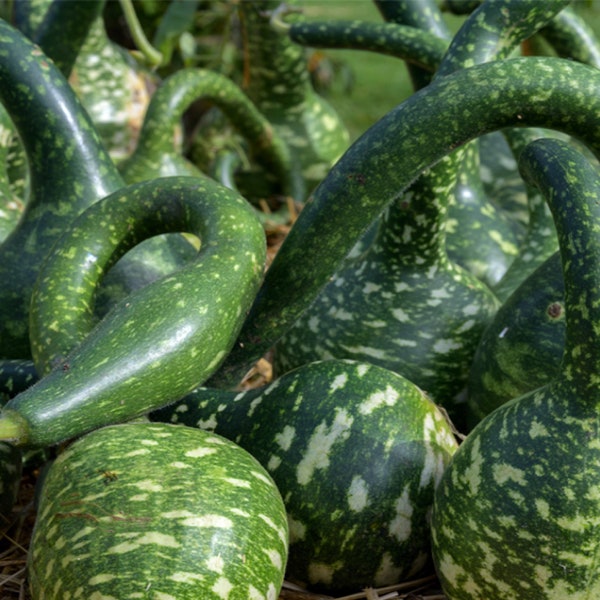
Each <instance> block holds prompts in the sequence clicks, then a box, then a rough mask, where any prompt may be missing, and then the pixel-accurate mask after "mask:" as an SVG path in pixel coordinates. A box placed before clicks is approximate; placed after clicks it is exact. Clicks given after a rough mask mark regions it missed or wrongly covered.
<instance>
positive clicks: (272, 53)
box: [238, 0, 314, 122]
mask: <svg viewBox="0 0 600 600" xmlns="http://www.w3.org/2000/svg"><path fill="white" fill-rule="evenodd" d="M280 4H281V3H280V2H279V0H259V1H255V0H243V1H242V2H240V3H239V4H238V7H239V11H240V20H241V23H242V40H243V46H244V60H245V84H244V86H243V87H244V90H245V92H246V93H247V95H248V97H249V98H250V99H251V100H252V101H253V102H254V104H255V105H256V106H257V107H258V109H259V110H260V112H261V113H262V114H264V115H265V116H266V117H267V119H269V121H271V122H276V121H278V120H281V119H282V118H285V117H287V118H289V113H290V112H291V113H295V114H298V113H299V112H301V111H302V109H303V107H304V103H305V101H306V99H307V97H308V96H311V95H312V94H313V93H314V92H313V88H312V84H311V81H310V74H309V71H308V68H307V60H306V55H305V50H304V48H303V47H302V46H300V45H298V44H295V43H294V42H291V41H290V39H289V38H288V37H287V36H285V35H281V33H280V32H278V31H277V30H276V29H275V28H274V27H273V26H272V25H271V23H270V18H269V13H270V12H271V11H273V10H274V9H276V8H278V7H279V5H280ZM287 4H292V5H293V2H292V3H287ZM296 111H298V112H296ZM285 113H288V114H287V115H286V114H285Z"/></svg>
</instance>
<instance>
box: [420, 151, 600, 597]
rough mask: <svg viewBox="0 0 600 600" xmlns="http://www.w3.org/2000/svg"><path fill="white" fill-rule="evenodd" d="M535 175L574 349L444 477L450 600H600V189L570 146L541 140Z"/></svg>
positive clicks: (444, 577) (442, 516)
mask: <svg viewBox="0 0 600 600" xmlns="http://www.w3.org/2000/svg"><path fill="white" fill-rule="evenodd" d="M520 167H521V171H522V173H523V176H524V177H525V178H526V179H528V180H529V181H530V182H533V183H535V185H537V186H539V187H540V189H541V190H542V191H543V193H544V196H545V197H546V198H547V201H548V203H549V205H550V208H551V210H552V213H553V216H554V220H555V223H556V228H557V232H558V237H559V244H560V253H561V263H562V269H563V273H564V281H565V320H566V342H565V350H564V355H563V358H562V362H561V364H560V367H559V369H558V372H557V374H556V376H555V377H554V378H553V380H552V381H551V382H550V383H548V384H547V385H544V386H543V387H541V388H539V389H537V390H535V391H533V392H531V393H529V394H526V395H524V396H521V397H519V398H516V399H513V400H511V401H510V402H508V403H506V404H504V405H503V406H501V407H500V408H498V409H497V410H495V411H494V412H493V413H492V414H490V415H489V416H488V417H486V418H485V419H484V420H483V421H481V422H480V423H479V424H478V425H477V427H476V428H475V429H473V431H472V432H471V433H470V434H469V435H468V436H467V438H466V440H465V441H464V442H463V444H462V445H461V446H460V448H459V450H458V451H457V452H456V453H455V454H454V457H453V459H452V461H451V463H450V465H449V467H448V469H447V470H446V472H445V473H444V475H443V476H442V481H441V483H440V485H439V487H438V488H437V491H436V494H435V500H434V510H433V515H432V543H433V557H434V562H435V564H436V568H437V571H438V574H439V576H440V579H441V582H442V587H443V589H444V591H445V593H446V595H447V596H448V598H449V599H450V600H453V599H457V600H458V599H460V600H469V599H476V598H477V599H479V598H486V599H489V600H495V599H500V598H502V599H504V598H507V597H508V598H522V599H523V600H527V599H534V598H535V599H536V600H540V599H545V598H548V599H549V598H595V597H597V595H598V593H599V592H600V572H599V571H598V566H597V561H596V557H597V555H598V525H597V523H598V517H599V514H600V506H599V503H598V495H597V490H598V485H599V484H600V479H599V475H598V469H597V464H598V460H599V458H600V457H599V456H598V452H599V450H598V444H597V428H598V386H597V379H598V368H599V364H600V363H599V357H598V347H599V345H598V339H597V332H596V327H595V326H594V323H596V322H597V321H598V314H597V311H598V305H599V303H598V293H599V290H600V282H599V281H598V273H599V269H598V266H599V265H600V246H599V243H598V239H599V238H598V231H599V228H600V213H599V212H598V200H599V198H600V180H599V178H598V171H597V168H596V167H593V166H591V165H590V163H589V162H587V161H586V159H585V158H584V156H583V155H582V154H581V153H579V152H578V151H576V150H574V149H573V148H571V147H570V146H569V145H568V144H566V143H564V142H561V141H558V140H538V141H537V142H534V143H533V144H531V145H530V146H529V147H528V148H527V149H526V150H525V151H524V152H523V153H522V155H521V159H520Z"/></svg>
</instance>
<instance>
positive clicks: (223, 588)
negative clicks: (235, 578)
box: [212, 577, 233, 600]
mask: <svg viewBox="0 0 600 600" xmlns="http://www.w3.org/2000/svg"><path fill="white" fill-rule="evenodd" d="M232 589H233V585H232V584H231V582H230V581H229V580H228V579H226V578H225V577H219V579H217V581H215V583H214V585H213V586H212V591H213V592H214V593H215V594H217V596H219V598H222V600H227V599H228V598H229V593H230V592H231V590H232Z"/></svg>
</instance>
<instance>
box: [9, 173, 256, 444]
mask: <svg viewBox="0 0 600 600" xmlns="http://www.w3.org/2000/svg"><path fill="white" fill-rule="evenodd" d="M181 230H187V231H188V232H190V233H192V234H193V235H196V236H197V237H198V238H199V239H200V240H201V247H200V250H199V252H198V254H197V256H196V258H195V259H194V260H193V261H191V262H190V263H188V264H186V265H184V266H182V267H181V268H180V269H179V270H177V271H176V272H174V273H172V274H170V275H166V276H164V277H163V278H161V279H158V280H156V281H154V282H152V283H150V284H148V285H147V286H145V287H143V288H141V289H139V290H136V292H135V293H132V294H131V295H130V296H129V297H127V298H125V299H124V300H123V301H122V302H121V303H119V304H117V305H116V306H115V307H114V308H113V310H111V311H110V312H109V313H108V314H107V315H106V316H105V317H104V318H103V319H102V320H101V321H100V322H99V323H98V324H97V325H95V323H94V313H93V299H94V291H95V288H96V284H97V282H98V280H99V278H100V277H101V275H102V273H103V272H104V271H105V270H106V269H107V268H108V267H109V266H110V264H111V262H113V261H115V260H117V259H118V258H119V257H120V256H121V255H122V254H123V253H124V252H126V251H127V250H128V249H129V248H130V247H132V246H133V245H134V244H136V243H137V242H139V241H141V240H144V239H145V238H147V237H150V236H153V235H155V234H157V233H167V232H172V231H181ZM264 258H265V239H264V232H263V229H262V226H261V225H260V223H259V222H258V221H257V219H256V217H255V216H254V214H253V212H252V210H251V209H250V208H249V206H248V203H247V202H246V201H245V200H244V199H243V198H241V197H240V196H239V195H237V194H235V193H234V192H232V191H230V190H228V189H227V188H224V187H223V186H220V185H219V184H217V183H215V182H212V181H210V180H208V179H206V180H203V179H202V180H201V179H196V178H193V177H182V178H177V177H175V178H163V179H157V180H153V181H150V182H143V183H140V184H134V185H132V186H128V187H125V188H122V189H121V190H119V191H117V192H115V193H114V194H112V195H110V196H107V197H106V198H104V199H103V200H102V201H100V202H97V203H95V204H93V205H92V206H91V207H89V209H88V210H86V211H84V213H82V214H81V215H80V217H79V218H77V219H76V220H75V221H74V222H73V223H72V226H71V227H69V229H68V230H67V231H66V232H65V233H64V235H63V236H62V238H61V241H60V243H57V244H56V245H55V246H54V248H53V251H52V254H51V255H50V256H49V257H48V259H47V260H46V261H45V263H44V267H43V269H42V271H41V272H40V275H39V277H38V280H37V282H36V289H35V292H34V297H32V314H31V319H32V326H31V344H32V352H33V356H34V361H35V367H36V371H37V372H38V374H40V375H44V376H43V377H41V379H40V380H39V381H38V382H37V383H36V384H35V385H33V386H31V387H29V388H27V389H26V390H25V391H23V392H22V393H20V394H18V395H17V396H16V397H14V398H13V399H11V400H10V401H9V402H8V403H7V404H6V406H5V407H4V409H3V412H2V416H1V418H0V439H5V440H11V441H13V442H14V443H15V444H17V445H27V446H29V447H44V446H50V445H53V444H56V443H58V442H60V441H62V440H65V439H70V438H72V437H75V436H78V435H81V434H83V433H85V432H86V431H88V430H91V429H94V428H97V427H99V426H102V425H106V424H109V423H115V422H121V421H125V420H129V419H132V418H134V417H137V416H140V415H142V414H144V413H146V412H147V411H149V410H151V409H153V408H158V407H159V406H162V405H165V404H168V403H169V402H173V401H175V400H177V399H178V398H180V397H182V396H183V395H185V394H186V393H189V392H190V391H191V390H192V389H194V388H195V387H197V386H198V385H200V384H201V383H202V382H203V381H204V380H205V379H206V378H207V377H208V376H210V375H211V374H212V372H214V370H215V369H216V368H217V366H218V365H219V363H220V362H221V361H222V359H223V357H224V356H225V355H226V354H227V352H228V350H229V349H230V347H231V344H232V343H233V340H234V339H235V336H236V335H237V332H238V331H239V327H240V326H241V322H242V320H243V318H244V315H245V312H246V310H247V308H248V307H249V305H250V303H251V302H252V299H253V297H254V294H255V293H256V289H257V287H258V285H259V283H260V279H261V276H262V270H263V265H264ZM165 298H170V299H171V301H170V303H169V306H168V310H167V309H166V307H165ZM72 299H75V301H74V302H71V300H72ZM94 325H95V326H94ZM92 327H93V329H92ZM124 398H126V399H127V400H126V401H124V400H123V399H124Z"/></svg>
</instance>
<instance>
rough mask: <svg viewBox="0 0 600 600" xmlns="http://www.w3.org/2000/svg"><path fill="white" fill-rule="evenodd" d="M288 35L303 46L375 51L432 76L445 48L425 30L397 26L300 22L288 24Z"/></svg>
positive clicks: (349, 22) (441, 42) (441, 41)
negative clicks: (411, 65) (424, 70)
mask: <svg viewBox="0 0 600 600" xmlns="http://www.w3.org/2000/svg"><path fill="white" fill-rule="evenodd" d="M288 35H289V37H290V39H291V40H292V41H293V42H295V43H297V44H302V45H303V46H310V47H316V48H336V49H339V48H349V49H352V50H364V51H369V52H376V53H378V54H384V55H388V56H393V57H395V58H399V59H402V60H404V61H406V62H408V63H411V64H414V65H417V66H418V67H420V68H422V69H426V70H427V71H430V72H432V73H433V72H434V71H435V70H436V69H437V67H438V65H439V64H440V62H441V60H442V57H443V56H444V53H445V52H446V50H447V48H448V44H447V42H445V41H444V40H442V39H440V38H437V37H435V36H433V35H431V34H430V33H428V32H426V31H421V30H420V29H416V28H414V27H410V26H408V25H399V24H397V23H375V22H372V23H371V22H365V21H358V20H356V21H351V20H348V21H342V20H340V21H310V22H305V21H302V22H298V23H292V24H290V26H289V30H288Z"/></svg>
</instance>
